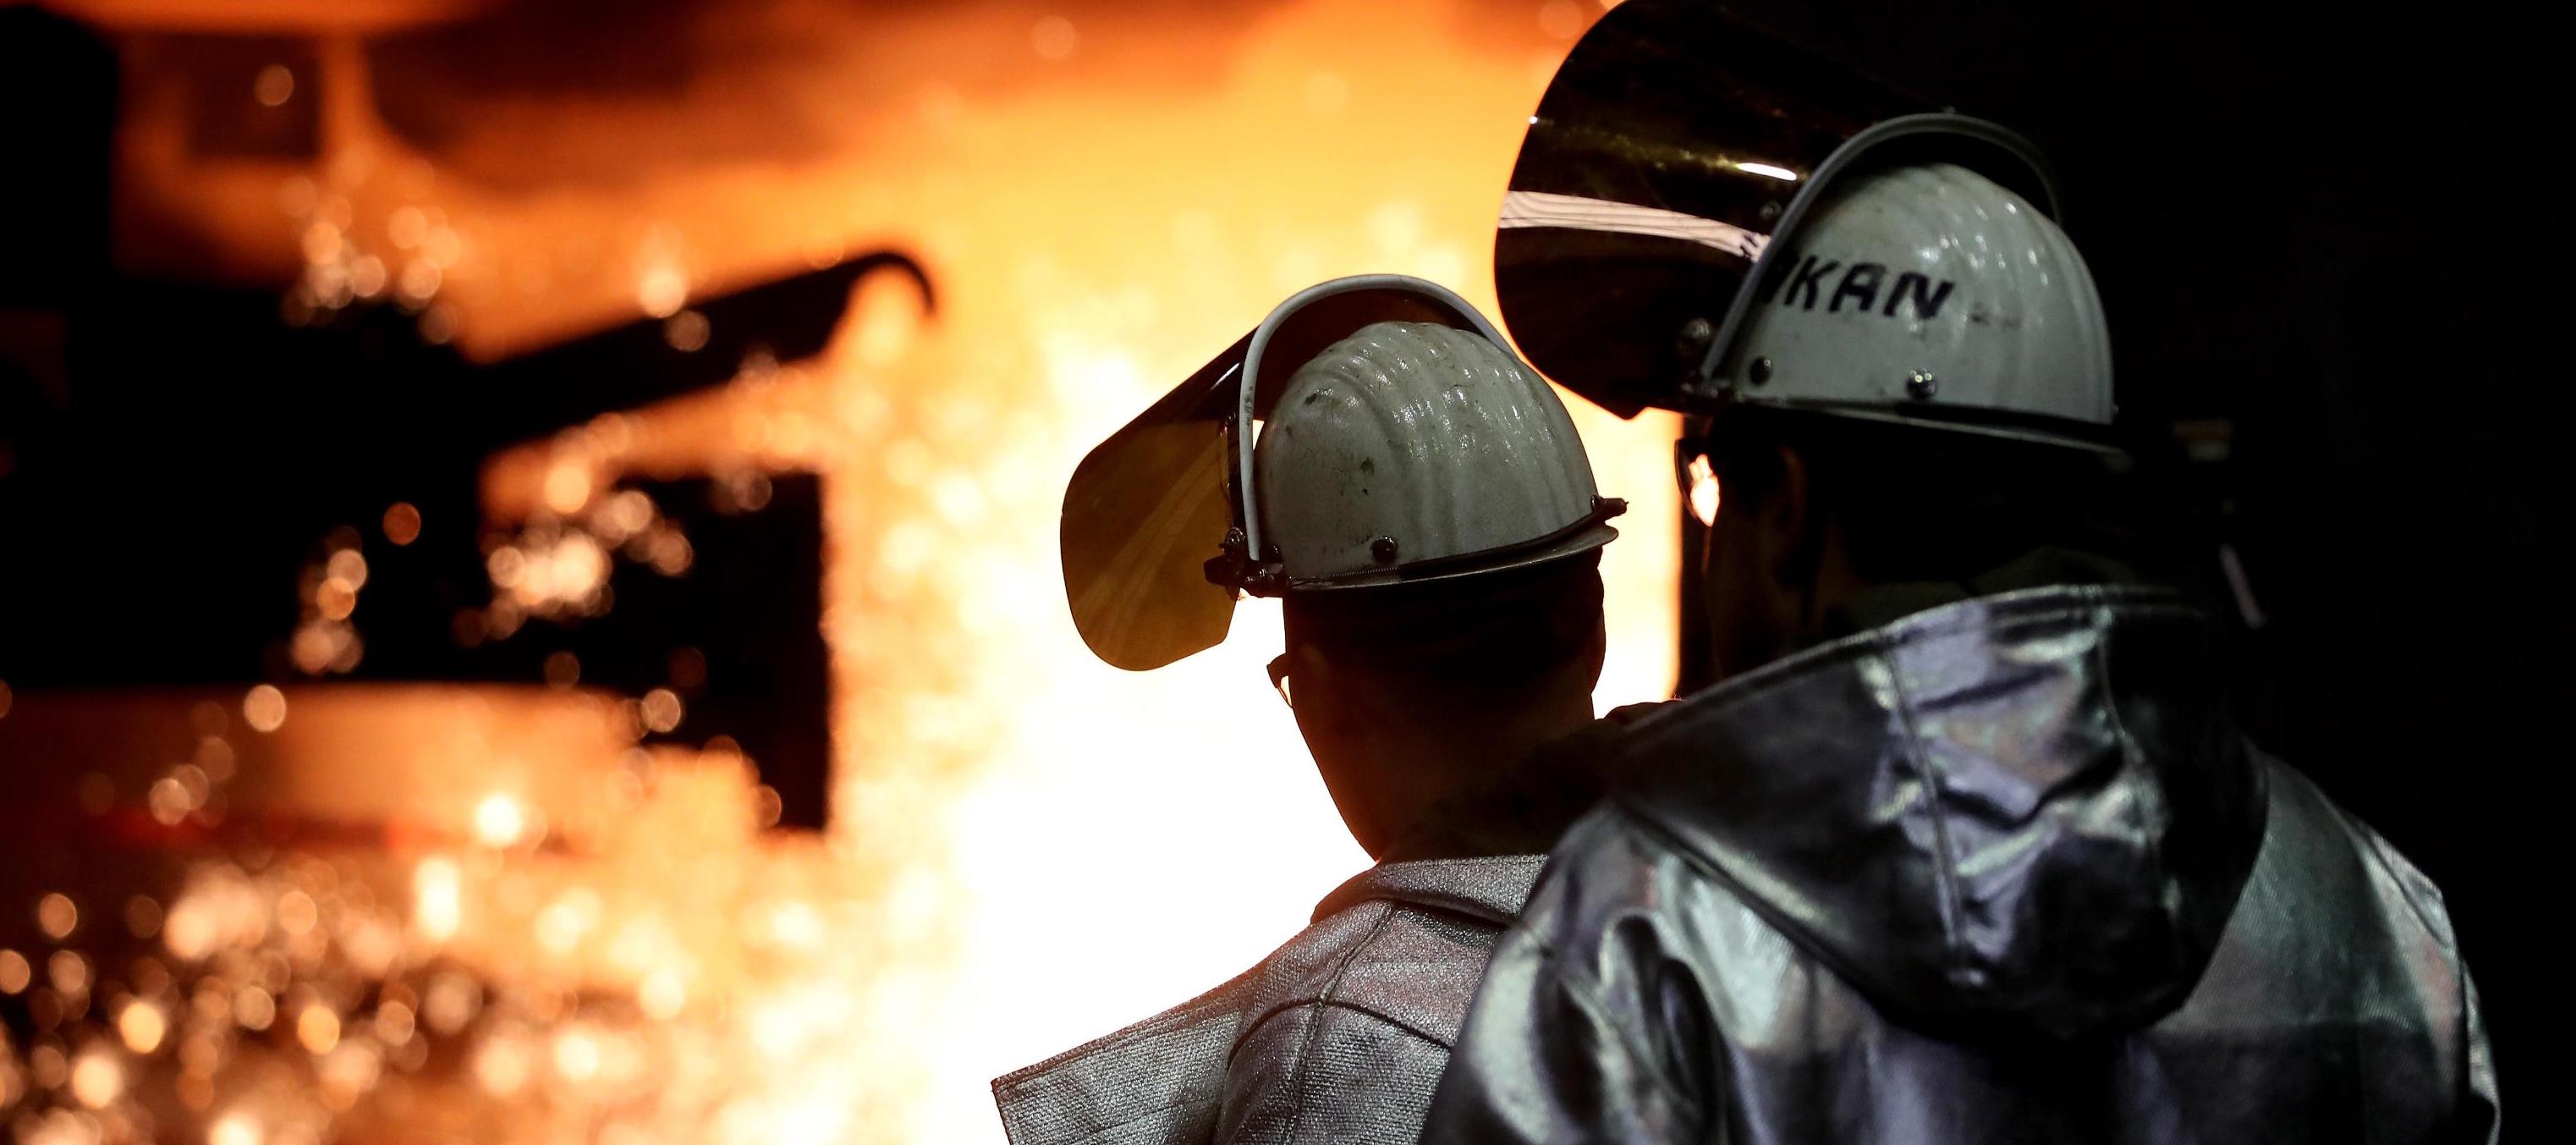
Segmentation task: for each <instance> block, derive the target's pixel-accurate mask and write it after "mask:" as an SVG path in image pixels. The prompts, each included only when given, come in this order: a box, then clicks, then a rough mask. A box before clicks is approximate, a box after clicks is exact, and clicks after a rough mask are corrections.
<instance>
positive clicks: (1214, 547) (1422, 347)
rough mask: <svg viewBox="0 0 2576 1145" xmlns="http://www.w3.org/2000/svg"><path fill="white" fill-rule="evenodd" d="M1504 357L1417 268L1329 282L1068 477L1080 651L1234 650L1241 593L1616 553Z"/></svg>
mask: <svg viewBox="0 0 2576 1145" xmlns="http://www.w3.org/2000/svg"><path fill="white" fill-rule="evenodd" d="M1504 345H1505V343H1504V341H1503V337H1502V335H1501V333H1500V332H1498V331H1496V330H1495V329H1494V327H1493V325H1492V323H1490V322H1487V321H1486V320H1485V318H1484V316H1483V315H1481V314H1478V313H1477V312H1476V310H1475V308H1474V307H1472V306H1469V305H1468V304H1467V303H1466V301H1465V300H1463V299H1461V298H1459V297H1458V296H1457V295H1456V294H1454V293H1451V292H1450V291H1448V290H1446V289H1443V288H1442V287H1439V286H1437V285H1434V284H1432V283H1430V282H1426V281H1423V280H1421V279H1418V278H1409V277H1406V276H1402V275H1391V274H1379V275H1361V276H1356V277H1352V278H1343V279H1335V280H1333V281H1331V282H1325V283H1320V284H1318V285H1315V286H1311V287H1308V288H1306V289H1305V290H1302V291H1299V292H1298V293H1297V294H1296V295H1294V296H1292V297H1290V298H1289V299H1288V300H1287V301H1286V302H1283V303H1281V304H1280V305H1279V306H1278V308H1277V309H1274V310H1272V311H1271V312H1270V316H1269V317H1268V318H1265V319H1263V320H1262V322H1261V324H1260V325H1259V326H1257V327H1255V328H1254V329H1253V331H1252V332H1251V333H1250V334H1247V335H1245V336H1244V337H1243V338H1242V339H1241V340H1239V341H1237V342H1236V343H1235V344H1234V345H1233V346H1232V347H1229V348H1228V349H1227V350H1226V351H1225V352H1224V353H1222V354H1219V355H1218V356H1217V357H1216V358H1215V359H1214V360H1213V361H1210V362H1209V363H1208V364H1207V365H1206V366H1203V367H1201V368H1200V369H1199V370H1198V371H1197V372H1196V373H1194V374H1192V375H1191V376H1190V377H1189V379H1188V380H1186V381H1184V382H1182V383H1181V385H1180V386H1178V387H1177V388H1175V389H1173V390H1172V391H1171V392H1170V393H1168V394H1166V395H1164V396H1163V398H1162V399H1161V400H1160V401H1157V402H1156V403H1154V405H1153V406H1152V407H1151V408H1149V409H1147V410H1146V411H1145V412H1144V413H1142V414H1140V415H1138V416H1137V417H1136V419H1135V420H1133V421H1131V422H1129V423H1128V424H1127V425H1126V427H1125V428H1122V429H1120V430H1119V431H1118V432H1117V433H1116V434H1113V435H1111V437H1110V438H1109V439H1108V440H1107V441H1104V442H1102V443H1101V444H1100V445H1099V446H1097V447H1095V448H1093V449H1092V451H1091V453H1090V454H1089V455H1088V456H1086V457H1084V458H1083V460H1082V464H1081V465H1080V466H1078V467H1077V468H1076V469H1075V470H1074V474H1073V479H1072V481H1071V482H1069V483H1068V484H1067V486H1066V488H1065V497H1064V517H1063V521H1062V524H1061V528H1060V533H1059V539H1060V542H1061V546H1062V552H1063V557H1064V577H1065V598H1066V602H1067V604H1068V605H1070V606H1071V608H1072V611H1073V619H1074V626H1075V627H1076V628H1077V629H1079V630H1080V631H1081V633H1082V638H1083V642H1084V643H1085V644H1087V645H1089V646H1090V648H1091V650H1092V652H1093V653H1095V654H1097V655H1098V656H1099V657H1100V658H1101V659H1103V660H1106V661H1108V662H1109V663H1111V664H1114V665H1117V666H1118V667H1121V668H1129V669H1145V668H1154V667H1159V666H1161V665H1163V664H1168V663H1170V662H1172V661H1174V660H1177V659H1180V658H1181V657H1183V656H1187V655H1189V654H1191V653H1193V652H1197V651H1200V650H1202V649H1205V648H1209V647H1213V646H1214V645H1216V644H1217V642H1219V641H1221V640H1223V639H1224V638H1225V633H1226V630H1227V628H1228V627H1229V626H1230V624H1231V619H1232V615H1233V611H1234V602H1235V599H1236V598H1237V597H1238V596H1239V595H1240V594H1242V593H1244V592H1252V593H1255V594H1260V595H1278V594H1282V593H1289V592H1308V591H1326V590H1332V589H1344V588H1356V587H1363V586H1369V585H1385V584H1394V583H1399V582H1409V581H1417V580H1430V579H1436V578H1443V577H1451V576H1459V575H1463V574H1468V573H1475V572H1485V571H1495V570H1500V569H1505V568H1516V567H1521V566H1524V565H1529V564H1534V563H1537V562H1539V561H1544V560H1551V559H1555V558H1557V557H1563V556H1569V555H1572V554H1575V553H1579V552H1583V551H1585V550H1588V549H1591V548H1595V547H1598V546H1599V545H1601V544H1603V543H1605V542H1607V541H1608V540H1609V539H1610V538H1611V537H1613V536H1615V535H1616V534H1615V533H1614V532H1613V531H1612V530H1611V529H1610V528H1609V526H1608V525H1606V524H1605V523H1604V522H1606V521H1607V520H1608V519H1609V518H1610V517H1612V516H1615V515H1616V514H1617V513H1618V512H1619V511H1620V510H1621V509H1623V508H1624V505H1623V504H1622V503H1620V502H1618V501H1616V500H1611V499H1606V498H1602V497H1599V496H1597V495H1596V494H1595V491H1594V487H1593V482H1592V469H1591V464H1590V462H1589V460H1588V459H1586V458H1585V456H1584V453H1583V444H1582V442H1581V440H1580V439H1579V438H1577V437H1576V436H1575V433H1574V425H1573V422H1572V420H1571V419H1570V418H1568V417H1567V415H1566V412H1565V406H1564V404H1563V403H1562V402H1560V401H1558V400H1557V397H1556V394H1555V392H1554V391H1553V390H1550V389H1549V388H1548V386H1547V383H1545V382H1544V381H1542V380H1540V379H1539V376H1538V374H1537V372H1536V371H1534V370H1532V369H1530V368H1529V367H1528V366H1527V365H1525V364H1523V363H1522V362H1521V361H1520V360H1519V359H1517V358H1515V357H1513V356H1512V354H1511V352H1510V351H1509V350H1506V349H1504V348H1503V347H1504ZM1265 364H1266V368H1265ZM1254 427H1257V428H1258V432H1257V433H1256V432H1253V431H1252V430H1253V428H1254Z"/></svg>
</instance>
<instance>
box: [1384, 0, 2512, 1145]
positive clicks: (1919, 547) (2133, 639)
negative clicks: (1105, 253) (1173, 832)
mask: <svg viewBox="0 0 2576 1145" xmlns="http://www.w3.org/2000/svg"><path fill="white" fill-rule="evenodd" d="M1907 111H1908V107H1907V101H1906V100H1904V99H1903V98H1902V97H1901V96H1895V95H1890V94H1888V93H1886V92H1883V91H1880V90H1879V89H1877V88H1875V87H1873V86H1871V85H1870V84H1869V83H1868V82H1867V81H1866V80H1865V79H1863V78H1861V77H1858V76H1856V75H1853V74H1851V73H1849V72H1846V71H1836V70H1833V69H1830V68H1827V67H1825V66H1824V65H1822V64H1820V63H1818V62H1817V61H1815V60H1814V59H1813V58H1812V57H1807V56H1804V55H1802V54H1800V53H1799V52H1798V51H1797V50H1796V49H1795V48H1794V47H1793V46H1790V45H1785V44H1781V43H1778V42H1776V41H1771V40H1768V39H1765V38H1764V37H1762V36H1761V35H1760V34H1759V33H1758V32H1756V31H1755V30H1753V29H1750V28H1747V27H1745V26H1742V25H1740V24H1738V23H1735V22H1733V21H1731V20H1729V19H1728V18H1726V17H1724V16H1723V15H1721V14H1717V13H1715V12H1714V11H1713V10H1711V9H1708V8H1706V7H1705V6H1701V5H1693V4H1684V3H1673V2H1667V0H1631V2H1630V3H1628V4H1625V5H1623V6H1621V7H1619V8H1617V9H1615V10H1613V11H1612V12H1610V13H1609V14H1608V15H1606V16H1605V17H1604V18H1603V19H1602V21H1601V22H1600V23H1599V24H1597V25H1596V26H1595V27H1594V28H1593V30H1592V31H1591V32H1590V33H1588V34H1587V35H1586V36H1585V38H1584V40H1583V41H1582V42H1581V43H1580V44H1579V45H1578V46H1577V47H1576V49H1575V51H1574V54H1573V56H1572V57H1570V58H1569V59H1568V61H1567V62H1566V65H1565V67H1564V69H1563V70H1561V71H1560V73H1559V75H1558V78H1557V80H1556V83H1555V85H1554V86H1552V87H1551V88H1550V90H1549V92H1548V94H1547V96H1546V97H1545V98H1544V99H1543V100H1542V102H1541V105H1540V108H1539V113H1538V115H1537V116H1536V117H1534V118H1533V119H1532V121H1531V128H1530V137H1529V142H1528V143H1527V144H1526V145H1525V147H1524V150H1523V152H1522V156H1521V162H1520V166H1519V167H1518V169H1516V170H1515V172H1514V175H1513V192H1512V194H1511V196H1510V197H1508V198H1507V200H1506V203H1505V217H1504V221H1503V228H1502V229H1501V230H1500V231H1499V232H1498V237H1497V247H1496V252H1497V253H1496V260H1497V262H1496V275H1497V280H1498V285H1499V286H1500V288H1501V295H1502V301H1503V311H1504V316H1505V320H1506V321H1507V322H1508V323H1509V324H1510V325H1511V328H1512V330H1513V332H1514V333H1515V335H1517V336H1519V338H1520V342H1521V345H1522V346H1523V347H1524V348H1526V349H1528V350H1529V352H1530V353H1531V355H1532V358H1533V360H1534V361H1536V362H1537V363H1538V364H1539V365H1540V366H1541V368H1543V369H1546V370H1548V371H1550V372H1551V374H1552V376H1554V377H1555V378H1556V380H1558V381H1559V382H1562V383H1564V384H1566V385H1568V386H1569V387H1571V388H1574V389H1576V390H1577V391H1578V392H1582V393H1584V394H1586V395H1587V396H1592V397H1594V398H1595V399H1596V400H1600V401H1602V402H1603V404H1605V405H1608V406H1610V407H1612V408H1613V409H1616V410H1620V411H1621V412H1633V411H1634V410H1636V409H1638V408H1642V407H1648V406H1654V407H1661V408H1665V409H1670V410H1675V411H1679V412H1681V413H1683V414H1685V415H1686V417H1687V418H1688V422H1687V424H1688V426H1689V430H1688V435H1687V436H1686V437H1685V439H1684V440H1683V442H1682V443H1681V445H1680V447H1679V448H1678V449H1677V451H1676V460H1677V470H1678V473H1679V475H1680V477H1681V479H1682V481H1683V484H1684V486H1685V488H1686V489H1687V490H1688V491H1689V493H1690V502H1691V505H1692V511H1693V513H1694V514H1695V516H1696V517H1697V518H1698V524H1699V526H1700V529H1701V532H1702V536H1703V539H1704V542H1705V544H1704V547H1703V556H1702V565H1701V573H1702V575H1701V577H1700V580H1701V584H1702V588H1703V592H1702V596H1701V600H1702V604H1703V606H1704V612H1705V614H1706V616H1707V619H1708V633H1707V638H1706V642H1707V647H1708V660H1709V661H1710V663H1709V664H1707V665H1705V666H1704V669H1705V674H1706V676H1707V677H1708V678H1711V679H1713V680H1714V681H1715V682H1714V683H1713V684H1712V685H1711V686H1709V687H1707V688H1706V689H1705V690H1702V691H1700V692H1698V693H1696V694H1694V695H1691V696H1689V697H1687V698H1685V699H1683V700H1682V701H1680V702H1677V703H1675V704H1673V705H1671V706H1670V707H1667V708H1665V709H1663V710H1661V711H1659V712H1658V713H1657V714H1656V715H1654V716H1653V717H1651V718H1649V719H1646V720H1644V721H1641V722H1639V723H1638V724H1636V725H1635V726H1634V727H1633V728H1631V729H1630V730H1629V731H1628V733H1627V734H1626V735H1624V736H1623V737H1621V738H1620V740H1619V741H1618V742H1617V743H1616V744H1615V745H1614V746H1612V747H1610V748H1609V749H1608V750H1607V751H1606V754H1605V756H1604V758H1603V759H1602V761H1601V766H1602V768H1603V769H1604V771H1605V773H1606V774H1609V775H1612V776H1614V777H1615V782H1614V783H1613V784H1612V787H1611V794H1610V796H1609V798H1607V799H1606V800H1605V801H1604V803H1603V804H1602V805H1601V806H1600V807H1599V808H1597V809H1596V810H1595V811H1593V812H1592V813H1591V814H1589V815H1587V816H1585V817H1584V818H1583V819H1582V820H1581V821H1580V822H1579V823H1577V824H1576V825H1575V826H1574V827H1573V828H1572V829H1571V830H1570V831H1569V832H1568V833H1567V834H1566V836H1565V837H1564V838H1563V839H1562V840H1560V841H1559V843H1558V844H1557V846H1556V847H1555V848H1554V850H1553V851H1552V853H1551V857H1550V861H1549V865H1548V873H1547V877H1546V878H1545V879H1544V880H1542V882H1541V883H1540V885H1539V886H1538V888H1537V889H1536V891H1535V892H1534V893H1533V895H1532V898H1531V900H1530V902H1529V904H1528V906H1527V908H1526V909H1525V911H1524V913H1523V915H1522V917H1521V919H1520V920H1519V921H1518V922H1517V923H1516V924H1515V925H1514V927H1513V928H1512V929H1511V930H1510V931H1509V932H1508V933H1507V934H1506V936H1505V938H1504V940H1503V941H1502V943H1501V945H1500V946H1499V947H1498V949H1497V952H1496V954H1495V956H1494V958H1493V959H1492V961H1491V964H1490V968H1489V970H1488V972H1487V976H1486V979H1485V981H1484V983H1483V984H1482V985H1481V986H1480V988H1479V992H1478V996H1477V999H1476V1002H1475V1004H1474V1007H1473V1009H1472V1011H1471V1013H1470V1016H1469V1019H1468V1022H1467V1024H1466V1027H1465V1029H1464V1031H1463V1032H1462V1033H1461V1035H1460V1037H1459V1040H1458V1042H1457V1045H1456V1049H1455V1053H1454V1055H1453V1057H1452V1065H1451V1068H1450V1070H1449V1072H1448V1074H1447V1076H1446V1077H1445V1078H1444V1079H1443V1081H1442V1085H1441V1089H1440V1092H1439V1094H1438V1096H1437V1098H1436V1099H1435V1102H1434V1106H1433V1110H1432V1112H1431V1114H1430V1116H1429V1118H1428V1119H1427V1126H1426V1129H1425V1133H1424V1136H1423V1140H1424V1141H1426V1142H1433V1143H1438V1145H1464V1143H1468V1142H1476V1143H1484V1142H1536V1141H1655V1142H1700V1141H1719V1140H1723V1141H1736V1142H1756V1143H1786V1142H1897V1141H1904V1142H1922V1143H1926V1145H1931V1143H1944V1142H1993V1141H2110V1140H2119V1141H2132V1142H2142V1143H2167V1142H2172V1143H2180V1142H2193V1143H2204V1145H2206V1143H2219V1142H2228V1143H2236V1142H2244V1143H2252V1142H2283V1141H2320V1142H2322V1141H2358V1140H2372V1141H2421V1142H2430V1141H2489V1142H2492V1141H2493V1140H2494V1139H2495V1131H2496V1124H2497V1105H2496V1094H2495V1075H2494V1070H2493V1065H2492V1062H2491V1061H2490V1060H2489V1058H2488V1056H2487V1050H2486V1043H2485V1037H2484V1033H2483V1029H2482V1026H2481V1023H2480V1018H2479V1015H2478V1011H2477V1003H2476V991H2475V988H2474V987H2473V986H2472V985H2471V983H2470V981H2469V977H2468V972H2467V969H2466V964H2465V962H2464V961H2463V959H2462V957H2461V954H2460V951H2459V950H2458V948H2457V947H2456V945H2455V944H2454V941H2453V938H2452V931H2451V929H2450V926H2449V922H2448V919H2447V917H2446V916H2445V915H2444V913H2443V908H2442V901H2441V898H2440V896H2439V894H2438V892H2436V891H2435V890H2434V889H2433V888H2432V885H2431V884H2430V883H2429V882H2428V881H2427V880H2426V879H2425V878H2424V876H2423V875H2422V874H2421V873H2419V872H2417V871H2416V870H2415V869H2414V868H2413V867H2412V866H2410V865H2409V864H2408V863H2407V862H2406V860H2405V859H2404V858H2403V857H2402V856H2400V855H2399V854H2398V853H2397V852H2396V851H2395V850H2394V849H2393V848H2391V847H2389V845H2388V844H2387V843H2386V842H2385V841H2384V840H2382V839H2380V838H2379V837H2378V836H2377V835H2376V834H2374V833H2372V832H2371V831H2370V829H2369V828H2368V827H2366V826H2363V825H2362V824H2361V823H2359V822H2358V821H2357V820H2355V819H2353V818H2352V817H2351V816H2350V815H2349V814H2347V813H2345V812H2343V811H2342V810H2340V809H2338V808H2336V807H2335V806H2334V805H2333V804H2332V803H2331V802H2330V801H2329V800H2328V799H2327V798H2326V797H2325V796H2324V795H2323V794H2322V793H2320V792H2319V791H2318V789H2317V788H2316V787H2315V786H2314V785H2313V784H2311V783H2309V782H2308V781H2307V780H2306V779H2305V778H2303V777H2302V776H2301V775H2300V774H2299V773H2298V772H2297V771H2295V770H2293V769H2291V768H2290V767H2288V766H2285V765H2284V764H2282V763H2280V762H2279V761H2277V760H2274V759H2272V758H2271V757H2269V756H2268V755H2266V754H2264V753H2263V751H2262V750H2261V749H2260V748H2259V747H2257V746H2255V745H2254V744H2252V743H2251V742H2249V741H2248V740H2247V738H2246V736H2245V734H2244V732H2243V730H2242V729H2241V728H2239V727H2238V726H2237V724H2236V723H2235V722H2234V721H2233V720H2232V718H2231V717H2230V715H2229V710H2228V703H2227V698H2228V694H2229V686H2228V681H2227V679H2226V676H2227V672H2226V668H2227V662H2226V655H2225V649H2226V639H2227V636H2226V633H2225V631H2224V630H2223V627H2222V625H2221V623H2220V622H2219V621H2218V620H2216V619H2215V617H2214V616H2213V614H2212V612H2211V611H2209V610H2207V609H2205V608H2204V607H2203V606H2202V605H2201V603H2200V599H2199V598H2200V596H2201V595H2204V594H2200V593H2196V592H2194V591H2193V589H2194V587H2195V581H2196V580H2197V579H2198V578H2197V577H2196V575H2195V574H2196V572H2197V570H2196V569H2195V568H2194V567H2193V566H2194V565H2195V564H2198V563H2200V562H2199V561H2198V560H2197V557H2198V555H2199V554H2204V553H2206V552H2208V551H2209V550H2207V549H2200V548H2194V547H2192V546H2189V545H2183V544H2179V543H2177V542H2176V541H2175V540H2174V539H2173V538H2174V530H2173V529H2171V528H2170V525H2171V524H2172V521H2171V518H2170V517H2169V515H2168V514H2167V513H2166V512H2165V511H2164V510H2162V509H2161V508H2160V506H2161V505H2162V503H2163V501H2162V498H2161V496H2160V490H2159V488H2158V485H2157V482H2158V480H2159V477H2158V473H2159V471H2158V468H2157V465H2156V461H2155V458H2154V457H2153V456H2151V455H2150V454H2149V453H2148V452H2147V451H2145V450H2144V449H2143V448H2139V447H2135V446H2134V445H2132V444H2131V443H2130V442H2128V441H2127V440H2126V439H2125V438H2124V437H2123V436H2122V433H2121V427H2120V426H2119V425H2118V424H2117V421H2116V419H2115V416H2114V415H2115V410H2114V407H2113V403H2112V368H2111V363H2112V352H2111V340H2110V337H2109V334H2108V323H2107V322H2106V320H2105V316H2104V312H2103V307H2102V304H2101V301H2100V298H2099V295H2098V294H2097V292H2096V290H2095V286H2094V282H2093V279H2092V276H2091V273H2090V271H2089V270H2088V268H2087V267H2086V266H2085V263H2084V260H2083V258H2082V256H2081V255H2080V254H2079V253H2078V252H2077V250H2076V248H2075V246H2074V245H2073V244H2072V243H2071V242H2070V241H2069V239H2068V238H2067V234H2066V232H2065V230H2064V229H2063V227H2062V224H2061V222H2060V219H2061V217H2062V216H2061V214H2060V211H2059V207H2058V204H2057V201H2056V195H2055V193H2054V190H2053V188H2052V186H2051V181H2050V179H2049V176H2048V173H2047V171H2046V168H2045V167H2044V165H2042V164H2041V163H2040V161H2039V159H2038V156H2037V153H2036V151H2035V150H2034V149H2033V148H2032V147H2031V146H2030V145H2029V144H2027V143H2026V142H2024V141H2022V140H2021V139H2020V138H2019V137H2017V136H2014V135H2013V134H2011V133H2010V132H2008V131H2005V130H2003V129H2001V128H1999V127H1996V126H1994V125H1992V124H1988V123H1983V122H1980V121H1976V120H1972V119H1968V118H1965V117H1962V116H1957V115H1953V114H1947V113H1941V112H1930V113H1924V114H1907V113H1906V112H1907ZM2123 336H2124V337H2135V336H2139V335H2136V334H2124V335H2123Z"/></svg>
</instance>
